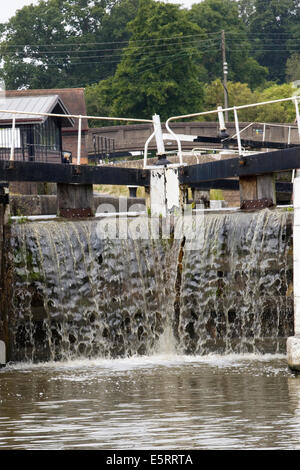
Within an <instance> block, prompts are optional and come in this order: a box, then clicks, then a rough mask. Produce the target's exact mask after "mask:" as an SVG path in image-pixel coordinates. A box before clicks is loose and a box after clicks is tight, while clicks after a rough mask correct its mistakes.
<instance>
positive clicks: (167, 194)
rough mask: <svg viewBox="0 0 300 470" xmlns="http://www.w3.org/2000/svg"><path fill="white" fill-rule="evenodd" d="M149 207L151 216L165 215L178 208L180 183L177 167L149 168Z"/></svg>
mask: <svg viewBox="0 0 300 470" xmlns="http://www.w3.org/2000/svg"><path fill="white" fill-rule="evenodd" d="M150 178H151V179H150V209H151V216H153V217H159V216H162V217H166V216H167V215H168V214H169V213H171V212H172V211H173V210H174V209H180V207H181V200H180V185H179V171H178V168H168V167H159V166H158V167H157V169H155V170H154V169H152V170H151V177H150Z"/></svg>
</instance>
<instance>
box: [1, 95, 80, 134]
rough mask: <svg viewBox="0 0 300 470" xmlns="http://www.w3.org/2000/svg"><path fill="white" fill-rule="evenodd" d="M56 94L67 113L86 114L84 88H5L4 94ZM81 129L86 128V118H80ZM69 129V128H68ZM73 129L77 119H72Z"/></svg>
mask: <svg viewBox="0 0 300 470" xmlns="http://www.w3.org/2000/svg"><path fill="white" fill-rule="evenodd" d="M53 94H55V95H58V96H59V97H60V99H61V101H62V102H63V103H64V105H65V106H66V108H67V109H68V110H69V111H70V112H69V114H73V115H76V116H78V115H81V116H86V114H87V112H86V104H85V97H84V88H54V89H38V90H31V89H28V90H6V92H5V96H7V97H20V96H32V97H33V96H46V95H53ZM81 128H82V131H87V130H88V121H87V119H82V127H81ZM70 130H71V129H70ZM73 130H78V119H74V127H73V128H72V131H73Z"/></svg>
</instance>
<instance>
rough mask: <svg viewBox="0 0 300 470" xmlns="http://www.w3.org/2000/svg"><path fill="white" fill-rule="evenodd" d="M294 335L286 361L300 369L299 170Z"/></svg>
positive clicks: (298, 180)
mask: <svg viewBox="0 0 300 470" xmlns="http://www.w3.org/2000/svg"><path fill="white" fill-rule="evenodd" d="M293 197H294V199H293V203H294V227H293V259H294V266H293V271H294V335H295V336H291V337H289V338H288V339H287V361H288V365H289V367H290V368H291V369H294V370H300V171H299V170H296V172H295V178H294V196H293Z"/></svg>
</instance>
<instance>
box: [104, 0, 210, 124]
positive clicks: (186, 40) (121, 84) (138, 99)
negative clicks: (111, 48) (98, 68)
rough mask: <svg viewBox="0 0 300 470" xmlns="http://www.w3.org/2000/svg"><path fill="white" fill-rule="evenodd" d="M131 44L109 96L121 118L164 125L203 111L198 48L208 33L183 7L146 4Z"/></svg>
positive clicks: (143, 1)
mask: <svg viewBox="0 0 300 470" xmlns="http://www.w3.org/2000/svg"><path fill="white" fill-rule="evenodd" d="M128 30H129V32H130V35H131V36H130V41H129V43H128V47H127V48H126V49H125V50H124V53H123V57H122V60H121V62H120V64H119V65H118V67H117V70H116V73H115V76H114V79H113V83H112V87H111V90H109V94H110V97H111V101H112V107H111V112H112V113H113V114H114V115H117V116H120V117H122V116H124V117H126V116H128V117H139V118H151V116H152V115H153V114H155V113H159V114H160V116H161V118H162V119H167V118H168V117H169V116H170V115H173V114H183V113H185V112H187V111H190V112H192V111H198V110H199V108H200V107H201V104H202V86H201V83H200V81H199V78H200V77H201V75H202V74H203V68H201V65H196V59H197V60H198V64H199V63H200V53H199V50H198V48H197V47H196V46H195V41H196V42H197V40H198V39H199V38H201V39H202V40H203V39H205V34H204V33H203V31H202V30H201V29H200V28H199V27H198V26H197V25H195V24H193V23H191V22H190V21H189V20H188V18H187V16H186V14H185V12H184V11H182V10H181V9H180V8H179V7H178V6H177V5H172V4H165V3H163V2H157V1H154V0H140V4H139V9H138V12H137V15H136V17H135V19H134V20H133V21H132V22H131V23H130V24H129V25H128Z"/></svg>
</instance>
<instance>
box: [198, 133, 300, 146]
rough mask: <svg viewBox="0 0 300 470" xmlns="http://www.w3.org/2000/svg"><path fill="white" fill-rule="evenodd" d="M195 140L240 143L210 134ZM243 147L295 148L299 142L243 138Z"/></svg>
mask: <svg viewBox="0 0 300 470" xmlns="http://www.w3.org/2000/svg"><path fill="white" fill-rule="evenodd" d="M194 142H202V143H206V144H225V145H227V146H228V145H234V146H237V145H238V140H237V139H225V140H223V141H222V140H221V139H220V138H219V137H208V136H198V137H197V138H196V139H194ZM241 145H242V147H245V148H246V147H248V148H251V149H260V148H264V149H286V148H293V147H299V144H286V143H284V142H274V141H272V142H271V141H260V140H252V139H241Z"/></svg>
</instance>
